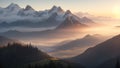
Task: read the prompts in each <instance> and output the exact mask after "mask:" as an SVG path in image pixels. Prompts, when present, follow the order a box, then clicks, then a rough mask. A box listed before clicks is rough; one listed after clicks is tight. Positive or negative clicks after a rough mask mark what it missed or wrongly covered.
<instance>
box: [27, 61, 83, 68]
mask: <svg viewBox="0 0 120 68" xmlns="http://www.w3.org/2000/svg"><path fill="white" fill-rule="evenodd" d="M26 68H84V67H82V66H81V65H78V66H77V65H74V64H73V63H69V62H65V61H61V60H44V61H42V62H39V63H31V64H28V65H27V66H26Z"/></svg>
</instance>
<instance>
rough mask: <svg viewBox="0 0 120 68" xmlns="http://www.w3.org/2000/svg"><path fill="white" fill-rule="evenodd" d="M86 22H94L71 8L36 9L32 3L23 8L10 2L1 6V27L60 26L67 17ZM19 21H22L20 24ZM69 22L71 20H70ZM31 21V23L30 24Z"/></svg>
mask: <svg viewBox="0 0 120 68" xmlns="http://www.w3.org/2000/svg"><path fill="white" fill-rule="evenodd" d="M68 18H70V19H72V20H70V19H69V20H70V21H73V22H76V23H80V24H85V23H90V22H91V23H94V22H93V21H92V20H91V19H89V18H87V17H84V18H79V17H77V16H76V15H74V14H73V13H72V12H71V11H70V10H67V11H64V10H63V9H62V8H61V7H59V6H58V7H57V6H53V7H52V8H51V9H48V10H44V11H36V10H35V9H33V8H32V7H31V6H30V5H27V6H26V7H25V8H21V7H20V6H19V5H17V4H14V3H12V4H10V5H9V6H8V7H6V8H0V27H2V28H4V27H13V26H25V27H26V26H27V27H45V26H46V27H48V26H58V25H60V24H62V23H63V22H64V21H65V20H66V19H68ZM17 22H20V23H19V24H18V23H17ZM68 22H69V21H68ZM28 23H29V24H28Z"/></svg>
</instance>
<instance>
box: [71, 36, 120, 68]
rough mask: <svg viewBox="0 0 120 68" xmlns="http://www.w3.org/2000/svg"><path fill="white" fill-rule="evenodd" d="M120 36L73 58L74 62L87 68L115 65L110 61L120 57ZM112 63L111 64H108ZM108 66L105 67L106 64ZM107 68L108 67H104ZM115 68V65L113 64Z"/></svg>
mask: <svg viewBox="0 0 120 68" xmlns="http://www.w3.org/2000/svg"><path fill="white" fill-rule="evenodd" d="M119 41H120V35H117V36H115V37H113V38H111V39H108V40H106V41H104V42H102V43H100V44H98V45H96V46H95V47H91V48H88V49H87V50H86V51H85V52H84V53H82V54H81V55H78V56H76V57H73V58H72V61H74V62H78V63H81V64H83V65H84V66H86V67H87V68H98V66H100V65H101V68H107V66H110V65H109V64H111V63H114V61H115V60H114V61H110V59H111V60H112V59H114V58H116V60H117V57H119V56H120V42H119ZM108 61H110V62H108ZM118 61H119V60H118ZM104 63H105V64H106V65H105V64H104ZM102 66H106V67H102ZM112 66H115V64H112Z"/></svg>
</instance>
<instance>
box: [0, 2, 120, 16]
mask: <svg viewBox="0 0 120 68" xmlns="http://www.w3.org/2000/svg"><path fill="white" fill-rule="evenodd" d="M10 3H16V4H18V5H20V7H25V6H26V5H31V6H32V7H33V8H34V9H36V10H45V9H50V8H51V7H52V6H53V5H56V6H61V7H62V8H63V9H64V10H67V9H69V10H71V11H72V12H80V11H82V12H89V13H91V14H95V15H106V16H116V15H118V14H119V8H120V0H0V7H6V6H7V5H9V4H10ZM116 5H117V6H116ZM116 8H117V9H116ZM117 17H120V16H117Z"/></svg>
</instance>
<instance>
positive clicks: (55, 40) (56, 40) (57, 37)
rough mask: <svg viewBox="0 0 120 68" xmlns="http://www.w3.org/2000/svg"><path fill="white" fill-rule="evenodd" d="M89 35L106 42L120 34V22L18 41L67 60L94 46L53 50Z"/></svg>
mask: <svg viewBox="0 0 120 68" xmlns="http://www.w3.org/2000/svg"><path fill="white" fill-rule="evenodd" d="M54 28H55V27H52V28H50V29H54ZM47 29H48V28H23V27H22V28H20V27H19V28H18V27H17V28H9V29H8V28H7V29H5V28H3V29H0V32H4V31H7V30H18V31H22V32H31V31H43V30H47ZM88 34H90V35H94V34H98V35H100V36H102V38H103V41H104V40H106V39H108V38H111V37H112V36H115V35H117V34H120V21H106V22H102V23H100V22H99V23H97V24H96V25H94V26H90V27H89V28H88V29H83V30H81V29H80V30H77V31H73V30H72V29H71V30H69V31H65V32H62V31H61V32H59V33H54V34H46V35H45V36H43V37H41V36H40V38H29V39H18V40H21V41H23V42H24V43H31V44H33V45H35V46H37V47H38V48H40V49H42V50H43V51H45V52H47V53H49V54H50V55H52V56H55V57H59V58H67V57H73V56H75V55H78V54H81V53H82V52H84V51H85V50H86V49H87V48H89V47H92V46H93V45H91V46H87V45H86V46H85V47H81V48H80V47H75V48H71V49H66V50H59V51H52V50H55V47H56V46H60V45H62V44H66V43H68V42H70V41H73V40H76V39H82V38H84V37H85V36H86V35H88ZM65 41H67V42H65ZM95 45H96V44H95ZM73 46H75V45H73ZM68 47H69V46H68Z"/></svg>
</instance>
